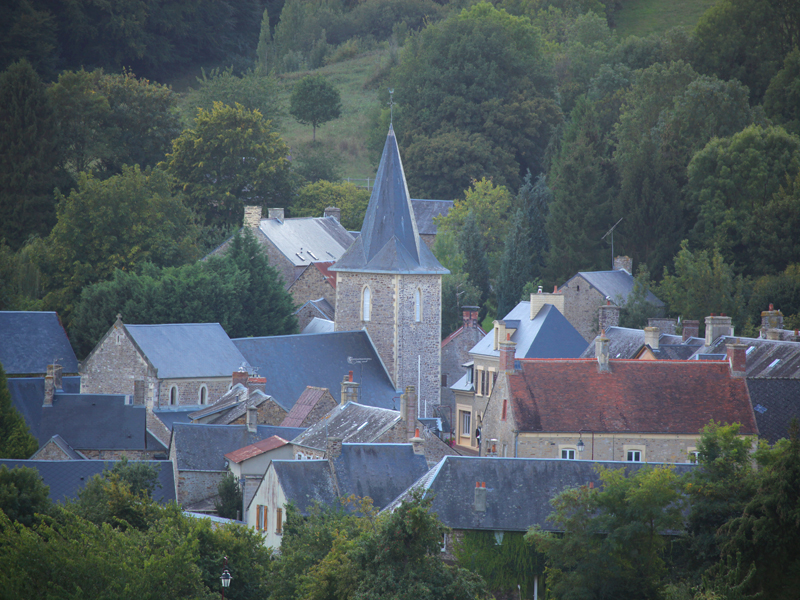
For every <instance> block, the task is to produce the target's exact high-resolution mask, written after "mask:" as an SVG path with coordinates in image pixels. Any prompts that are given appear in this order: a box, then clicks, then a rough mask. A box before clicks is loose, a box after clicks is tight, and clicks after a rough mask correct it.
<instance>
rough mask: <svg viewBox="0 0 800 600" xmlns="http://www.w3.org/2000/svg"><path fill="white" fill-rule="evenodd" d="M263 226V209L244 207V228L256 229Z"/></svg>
mask: <svg viewBox="0 0 800 600" xmlns="http://www.w3.org/2000/svg"><path fill="white" fill-rule="evenodd" d="M260 225H261V207H260V206H245V207H244V222H243V223H242V227H247V228H250V229H255V228H256V227H258V226H260Z"/></svg>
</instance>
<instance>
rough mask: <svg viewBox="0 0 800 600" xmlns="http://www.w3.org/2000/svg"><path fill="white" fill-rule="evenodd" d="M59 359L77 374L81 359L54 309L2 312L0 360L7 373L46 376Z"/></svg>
mask: <svg viewBox="0 0 800 600" xmlns="http://www.w3.org/2000/svg"><path fill="white" fill-rule="evenodd" d="M53 360H57V361H58V364H60V365H61V366H62V372H63V373H77V372H78V359H77V358H76V357H75V352H74V351H73V350H72V346H71V345H70V343H69V339H67V334H66V332H65V331H64V328H63V327H62V326H61V323H59V321H58V315H57V314H56V313H54V312H37V311H0V363H1V364H2V365H3V369H4V370H5V372H6V375H37V374H39V373H41V374H42V375H44V374H45V373H46V372H47V365H49V364H53Z"/></svg>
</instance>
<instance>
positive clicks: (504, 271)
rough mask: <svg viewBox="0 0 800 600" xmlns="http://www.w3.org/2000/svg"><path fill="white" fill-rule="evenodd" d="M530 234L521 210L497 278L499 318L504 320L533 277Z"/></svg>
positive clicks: (509, 237)
mask: <svg viewBox="0 0 800 600" xmlns="http://www.w3.org/2000/svg"><path fill="white" fill-rule="evenodd" d="M529 240H530V234H529V230H528V224H527V222H526V219H525V215H524V214H523V212H522V210H521V209H518V210H517V214H516V215H515V216H514V220H513V221H512V223H511V231H509V232H508V236H506V247H505V250H504V251H503V259H502V262H501V263H500V274H499V275H498V277H497V317H498V318H503V317H504V316H505V315H506V314H507V313H508V312H509V311H510V310H511V309H512V308H514V307H515V306H516V305H517V302H518V301H519V298H520V296H521V295H522V288H523V287H525V284H526V283H527V282H528V281H530V279H531V277H532V269H531V261H530V250H529V249H530V241H529Z"/></svg>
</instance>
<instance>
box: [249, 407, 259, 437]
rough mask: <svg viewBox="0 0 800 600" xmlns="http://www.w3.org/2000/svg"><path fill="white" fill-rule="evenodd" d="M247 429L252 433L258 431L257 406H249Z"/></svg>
mask: <svg viewBox="0 0 800 600" xmlns="http://www.w3.org/2000/svg"><path fill="white" fill-rule="evenodd" d="M247 431H249V432H250V433H255V432H256V431H258V409H257V408H256V407H255V406H248V407H247Z"/></svg>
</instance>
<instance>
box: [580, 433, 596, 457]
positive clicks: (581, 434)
mask: <svg viewBox="0 0 800 600" xmlns="http://www.w3.org/2000/svg"><path fill="white" fill-rule="evenodd" d="M584 433H591V434H592V460H594V430H592V429H581V430H580V431H579V432H578V452H581V453H582V452H583V451H584V450H585V449H586V444H584V443H583V434H584Z"/></svg>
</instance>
